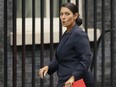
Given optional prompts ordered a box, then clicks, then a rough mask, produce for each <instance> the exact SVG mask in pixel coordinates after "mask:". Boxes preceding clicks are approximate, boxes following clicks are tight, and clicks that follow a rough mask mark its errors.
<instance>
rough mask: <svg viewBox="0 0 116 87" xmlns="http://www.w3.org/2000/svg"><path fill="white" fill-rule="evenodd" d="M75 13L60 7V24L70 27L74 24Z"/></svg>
mask: <svg viewBox="0 0 116 87" xmlns="http://www.w3.org/2000/svg"><path fill="white" fill-rule="evenodd" d="M77 16H78V15H77V13H76V14H73V13H72V12H71V11H70V10H69V9H68V8H66V7H62V8H61V10H60V19H61V22H62V25H63V26H64V27H67V29H68V28H69V29H70V28H72V27H73V26H74V24H75V20H76V18H77Z"/></svg>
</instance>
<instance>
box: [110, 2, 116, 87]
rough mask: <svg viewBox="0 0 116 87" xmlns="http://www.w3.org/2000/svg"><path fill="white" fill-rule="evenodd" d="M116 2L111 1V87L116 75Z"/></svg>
mask: <svg viewBox="0 0 116 87" xmlns="http://www.w3.org/2000/svg"><path fill="white" fill-rule="evenodd" d="M114 4H115V3H114V0H111V46H110V47H111V87H114V86H115V85H114V77H115V76H114V74H115V59H114V48H115V46H114V29H115V24H116V23H115V21H114V19H115V16H114V12H115V11H114Z"/></svg>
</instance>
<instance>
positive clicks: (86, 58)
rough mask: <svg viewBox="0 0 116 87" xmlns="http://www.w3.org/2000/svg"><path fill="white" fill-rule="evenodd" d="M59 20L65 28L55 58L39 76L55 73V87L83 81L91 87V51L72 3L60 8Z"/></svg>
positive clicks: (76, 10) (41, 70)
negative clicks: (56, 76)
mask: <svg viewBox="0 0 116 87" xmlns="http://www.w3.org/2000/svg"><path fill="white" fill-rule="evenodd" d="M60 19H61V22H62V25H63V26H64V27H66V29H67V30H66V31H65V33H64V34H63V36H62V38H61V41H60V42H59V45H58V48H57V49H56V54H55V58H54V59H53V60H52V61H51V62H50V63H49V65H47V66H44V67H43V68H41V69H40V70H39V76H40V77H41V78H42V79H43V77H44V76H45V75H46V73H48V74H53V73H54V72H55V71H57V74H58V79H59V80H58V85H57V87H63V86H65V87H70V86H69V85H71V84H72V83H73V82H74V81H76V80H79V79H81V78H83V79H84V81H85V83H86V86H87V87H93V82H92V81H93V79H92V77H91V73H90V72H89V67H90V64H91V50H90V44H89V40H88V36H87V34H86V33H85V32H84V31H83V30H82V29H81V28H80V27H79V25H81V23H82V20H81V19H80V18H79V14H78V8H77V7H76V5H74V4H73V3H66V4H63V5H62V6H61V10H60Z"/></svg>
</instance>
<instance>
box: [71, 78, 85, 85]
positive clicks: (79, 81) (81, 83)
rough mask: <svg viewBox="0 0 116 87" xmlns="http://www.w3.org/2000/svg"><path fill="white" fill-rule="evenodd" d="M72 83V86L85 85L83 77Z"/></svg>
mask: <svg viewBox="0 0 116 87" xmlns="http://www.w3.org/2000/svg"><path fill="white" fill-rule="evenodd" d="M72 85H73V87H86V85H85V82H84V81H83V79H80V80H77V81H75V82H73V84H72Z"/></svg>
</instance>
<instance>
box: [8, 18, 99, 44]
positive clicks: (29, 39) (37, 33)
mask: <svg viewBox="0 0 116 87" xmlns="http://www.w3.org/2000/svg"><path fill="white" fill-rule="evenodd" d="M53 21H54V22H53V42H54V43H58V42H59V18H54V19H53ZM25 22H26V35H25V36H26V37H25V40H26V41H25V44H26V45H32V19H31V18H26V21H25ZM35 23H36V24H35V44H40V43H41V42H40V41H41V40H40V33H41V31H40V30H41V29H40V18H36V22H35ZM64 31H65V28H64V27H63V32H64ZM100 35H101V34H100V30H99V29H97V40H98V38H99V37H100ZM88 36H89V40H90V41H91V42H92V41H94V29H93V28H88ZM44 43H45V44H49V43H50V19H49V18H44ZM10 45H13V34H12V32H11V33H10ZM17 45H22V19H21V18H19V19H18V18H17Z"/></svg>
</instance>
